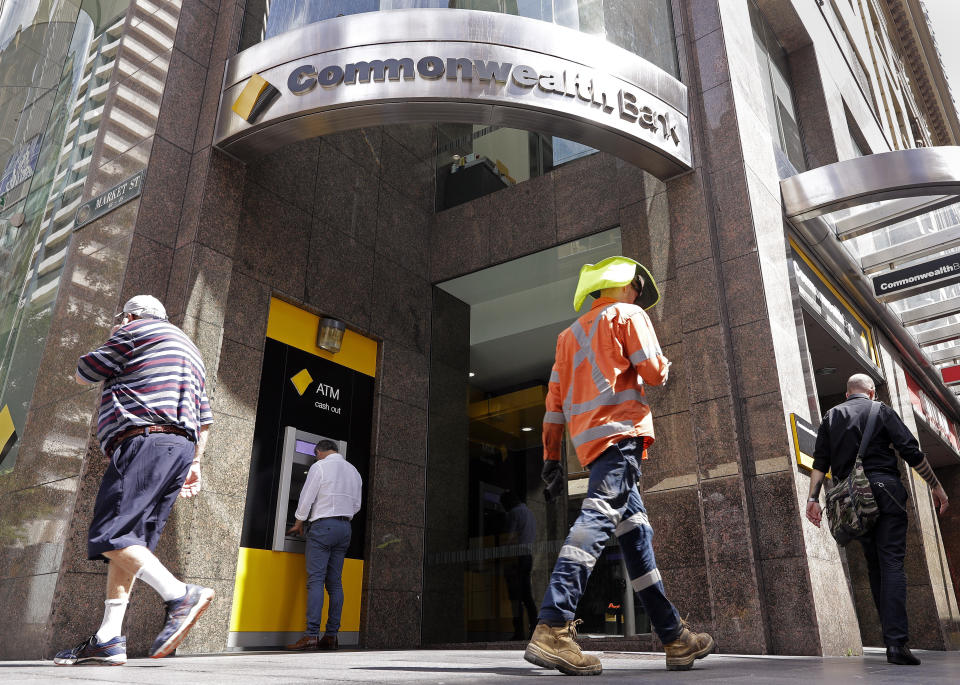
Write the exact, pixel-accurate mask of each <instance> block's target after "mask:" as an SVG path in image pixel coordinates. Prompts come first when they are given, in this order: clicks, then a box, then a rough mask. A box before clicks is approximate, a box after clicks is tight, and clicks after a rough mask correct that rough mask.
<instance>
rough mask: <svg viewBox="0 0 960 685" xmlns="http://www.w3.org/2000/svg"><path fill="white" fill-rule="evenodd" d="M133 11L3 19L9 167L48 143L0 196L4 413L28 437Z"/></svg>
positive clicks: (108, 3) (4, 465)
mask: <svg viewBox="0 0 960 685" xmlns="http://www.w3.org/2000/svg"><path fill="white" fill-rule="evenodd" d="M129 4H130V3H129V0H84V2H83V3H82V6H81V9H80V10H79V12H78V10H77V8H76V6H75V5H69V4H54V5H51V6H48V5H50V4H49V3H41V5H40V6H39V9H37V5H36V3H33V4H32V5H31V4H30V3H14V4H12V5H11V6H10V7H11V8H12V9H11V14H6V13H5V14H4V18H3V19H0V62H2V63H3V65H4V67H6V66H7V65H8V64H9V65H10V69H9V70H4V71H3V73H2V74H0V86H3V90H4V91H5V93H6V95H7V97H6V98H0V102H2V105H0V168H5V167H6V164H7V159H8V158H9V157H10V156H11V155H17V153H18V152H19V151H21V150H23V149H24V145H25V144H30V143H31V141H35V140H36V141H39V143H38V144H39V154H38V155H37V156H36V158H35V163H34V167H35V168H34V169H33V173H32V175H29V176H28V177H26V180H24V181H23V182H21V183H18V184H10V183H8V184H7V185H5V186H4V191H5V192H4V193H2V196H0V412H3V411H4V408H7V409H8V410H9V412H10V417H11V420H12V421H13V425H14V429H17V428H20V429H22V427H23V424H24V423H25V420H26V416H27V412H28V411H29V408H30V401H31V398H32V397H33V390H34V385H35V383H36V377H37V371H38V369H39V366H40V357H41V355H42V354H43V351H44V340H45V338H46V336H47V333H48V331H49V328H50V319H51V315H52V313H53V307H54V304H55V303H56V298H57V293H58V291H59V286H60V277H61V274H62V272H63V266H64V264H65V261H66V255H67V250H68V248H69V245H70V239H71V236H72V229H73V217H74V215H75V211H76V208H77V207H78V206H79V204H80V200H81V199H82V192H83V186H84V182H85V180H86V176H87V171H88V169H89V161H90V158H91V156H92V155H93V141H94V140H95V139H96V137H97V130H98V127H99V125H100V124H99V121H100V117H99V116H89V114H90V113H91V112H93V113H95V110H97V109H98V108H102V107H103V104H104V98H106V96H107V93H106V91H105V89H103V88H99V86H102V85H104V84H105V83H107V81H108V80H109V78H110V74H111V73H112V69H111V67H112V66H113V64H114V62H115V61H116V55H117V50H116V46H117V44H118V42H119V40H120V35H121V31H122V28H123V21H124V17H125V15H126V11H127V9H128V6H129ZM4 9H6V7H5V8H4ZM34 11H35V12H36V13H35V14H33V15H31V14H30V13H31V12H34ZM31 17H32V19H31ZM18 21H28V22H29V21H33V24H32V25H30V26H29V28H27V29H24V27H23V26H20V25H19V24H18V25H17V26H18V27H19V29H18V31H19V34H20V35H21V36H23V38H22V39H16V35H17V32H16V31H15V32H13V33H11V32H10V31H9V27H10V26H13V25H14V24H13V23H11V22H18ZM38 54H40V55H43V59H41V60H40V61H39V62H38V61H37V55H38ZM24 65H28V66H32V68H34V69H35V71H34V72H33V73H34V75H33V78H34V82H33V83H32V84H30V87H28V88H24V89H22V90H23V92H22V93H21V92H20V91H21V88H19V87H7V86H15V83H16V82H17V80H18V79H19V78H21V76H22V74H23V73H26V72H23V71H22V69H21V68H22V67H24ZM51 75H52V76H51ZM21 97H22V99H20V98H21ZM157 104H159V103H157ZM5 143H9V146H7V145H5ZM15 215H16V216H17V221H16V222H14V221H13V219H14V216H15ZM21 215H22V217H21ZM3 447H4V445H0V448H3ZM18 451H19V445H18V444H17V443H16V442H14V443H12V444H10V445H9V446H8V447H7V448H6V451H5V452H4V453H3V458H2V459H0V473H4V472H6V471H9V470H10V469H12V467H13V466H14V463H15V461H16V459H17V455H18Z"/></svg>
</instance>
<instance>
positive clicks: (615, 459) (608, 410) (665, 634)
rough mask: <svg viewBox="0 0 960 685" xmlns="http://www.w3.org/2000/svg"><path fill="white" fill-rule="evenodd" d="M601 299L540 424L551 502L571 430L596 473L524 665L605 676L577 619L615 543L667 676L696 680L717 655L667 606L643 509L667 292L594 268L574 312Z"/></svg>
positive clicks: (563, 340)
mask: <svg viewBox="0 0 960 685" xmlns="http://www.w3.org/2000/svg"><path fill="white" fill-rule="evenodd" d="M588 293H589V294H590V295H592V296H593V297H594V298H596V300H595V301H594V303H593V306H592V307H591V308H590V311H589V312H587V313H586V314H584V315H582V316H581V317H580V318H579V319H577V320H576V321H575V322H574V323H573V325H571V326H570V327H569V328H567V329H566V330H565V331H563V332H562V333H561V334H560V336H559V338H558V339H557V353H556V360H555V362H554V365H553V371H552V372H551V374H550V385H549V391H548V393H547V400H546V405H547V406H546V414H545V415H544V418H543V447H544V454H543V457H544V465H543V473H542V477H543V480H544V482H545V483H546V484H547V488H546V493H545V494H546V495H547V496H548V498H549V497H550V496H554V497H555V496H557V495H559V494H560V493H561V492H562V491H563V489H564V488H565V487H566V478H565V477H564V475H563V469H562V466H561V463H560V447H561V444H562V442H563V427H564V424H566V425H567V427H568V430H569V431H570V439H571V441H572V442H573V445H574V447H575V448H576V451H577V458H578V459H579V460H580V463H581V464H582V465H583V466H584V467H585V468H587V469H589V471H590V481H589V485H588V488H587V493H586V497H585V498H584V500H583V503H582V505H581V507H580V515H579V516H578V517H577V520H576V521H575V522H574V524H573V526H572V527H571V528H570V533H569V534H568V535H567V539H566V540H565V541H564V544H563V547H562V548H561V549H560V554H559V557H558V559H557V563H556V566H554V569H553V574H552V575H551V577H550V583H549V585H548V586H547V592H546V595H545V596H544V598H543V604H542V605H541V607H540V615H539V617H538V624H537V627H536V630H535V631H534V633H533V637H532V638H531V640H530V643H529V644H528V645H527V650H526V653H525V654H524V658H525V659H526V660H527V661H529V662H531V663H533V664H536V665H538V666H542V667H544V668H556V669H557V670H559V671H561V672H562V673H565V674H567V675H595V674H597V673H600V672H602V670H603V666H602V665H601V663H600V659H599V658H597V657H596V656H594V655H591V654H584V653H583V652H581V651H580V647H579V646H578V645H577V642H576V626H577V624H579V623H581V621H580V620H575V612H576V610H577V604H578V603H579V601H580V597H581V596H582V594H583V591H584V588H585V587H586V585H587V578H588V577H589V576H590V571H591V570H592V569H593V566H594V564H596V562H597V558H598V557H599V556H600V553H601V551H602V550H603V546H604V544H605V543H606V541H607V540H608V539H609V537H610V534H611V533H613V534H615V535H616V536H617V542H618V543H619V545H620V549H621V550H622V552H623V557H624V560H625V561H626V565H627V572H628V575H629V577H630V582H631V584H632V585H633V590H634V592H635V593H636V595H637V597H639V599H640V601H641V602H642V603H643V607H644V609H645V610H646V612H647V615H648V616H649V617H650V622H651V623H652V625H653V629H654V630H655V631H656V633H657V636H658V637H659V638H660V641H661V642H662V643H663V646H664V649H665V651H666V657H667V668H668V669H669V670H687V669H689V668H691V667H692V666H693V662H694V660H696V659H702V658H703V657H705V656H707V655H708V654H709V653H710V652H711V651H712V650H713V647H714V642H713V638H712V637H710V636H709V635H707V634H706V633H694V632H692V631H691V630H689V628H688V626H687V624H686V623H685V622H684V621H683V620H682V619H681V618H680V616H679V614H678V613H677V610H676V609H675V608H674V607H673V604H671V603H670V601H669V600H668V599H667V597H666V595H665V594H664V590H663V583H662V581H661V579H660V572H659V571H658V570H657V565H656V561H655V559H654V555H653V545H652V544H651V540H652V538H653V529H652V528H651V527H650V522H649V520H648V519H647V513H646V510H645V509H644V506H643V502H642V500H641V499H640V492H639V490H638V489H637V481H638V479H639V477H640V461H641V459H645V458H646V449H647V448H648V447H649V446H650V445H651V444H652V443H653V439H654V436H653V419H652V417H651V415H650V407H649V406H648V405H647V402H646V398H645V394H644V389H643V386H644V384H650V385H661V384H662V383H665V382H666V380H667V375H668V373H669V366H670V362H669V361H668V360H667V358H666V357H664V356H663V354H662V353H661V351H660V345H659V343H658V342H657V336H656V333H654V330H653V325H652V324H651V322H650V318H649V317H648V316H647V314H646V312H645V311H644V310H645V309H649V308H650V307H652V306H653V305H655V304H656V303H657V302H658V301H659V299H660V292H659V290H658V289H657V285H656V283H655V282H654V280H653V278H652V277H651V276H650V272H649V271H647V269H646V268H645V267H644V266H643V265H641V264H640V263H638V262H636V261H634V260H632V259H629V258H627V257H610V258H608V259H605V260H603V261H602V262H599V263H598V264H586V265H585V266H584V267H583V268H582V269H581V270H580V280H579V282H578V284H577V292H576V294H575V295H574V300H573V307H574V309H575V310H576V311H579V310H580V307H581V306H582V304H583V301H584V300H585V299H586V296H587V294H588Z"/></svg>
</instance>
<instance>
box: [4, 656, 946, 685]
mask: <svg viewBox="0 0 960 685" xmlns="http://www.w3.org/2000/svg"><path fill="white" fill-rule="evenodd" d="M594 653H596V654H598V655H599V656H600V657H601V659H602V660H603V673H602V674H601V675H599V676H594V677H589V679H588V682H589V684H590V685H601V684H602V683H622V682H624V681H627V682H631V683H634V682H639V683H683V684H686V683H746V684H748V685H754V684H756V685H760V684H766V683H784V684H786V683H790V684H791V685H795V684H796V683H817V684H818V685H821V684H822V683H844V684H845V685H846V684H848V683H855V682H863V683H869V684H870V685H880V684H885V683H891V684H893V683H897V684H900V683H944V684H946V683H950V684H951V685H957V683H960V652H927V651H922V650H914V654H916V655H917V656H918V657H919V658H920V659H921V660H922V661H923V663H922V664H921V665H920V666H892V665H890V664H888V663H887V661H886V657H885V655H884V652H883V650H877V649H867V650H866V653H865V655H864V656H862V657H828V658H821V657H777V656H744V655H734V654H713V655H711V656H709V657H707V658H706V659H703V660H702V661H698V662H696V665H695V666H694V668H693V670H691V671H685V672H677V671H667V670H666V669H665V667H664V657H663V654H651V653H645V652H594ZM533 679H537V680H539V682H540V683H541V685H549V683H551V682H553V683H557V685H559V684H560V683H569V682H571V681H570V680H568V676H564V675H562V674H560V673H559V672H557V671H552V670H551V671H548V670H545V669H541V668H537V667H535V666H533V665H531V664H528V663H527V662H526V661H524V660H523V655H522V653H521V652H519V651H516V650H509V651H508V650H426V649H424V650H405V651H360V650H354V651H347V650H341V651H339V652H322V653H321V652H313V653H293V654H290V653H283V652H240V653H230V654H214V655H197V656H179V657H172V658H167V659H160V660H155V659H131V660H130V661H128V662H127V664H126V665H125V666H113V667H111V666H54V665H53V663H52V662H41V661H0V683H4V685H13V684H14V683H30V684H31V685H35V684H37V683H56V682H64V681H70V682H85V683H137V684H138V685H148V684H151V683H158V684H161V685H171V684H175V685H186V684H187V683H204V684H210V683H238V682H249V683H307V682H317V681H322V682H324V683H377V684H378V685H383V684H384V683H390V684H392V683H443V684H445V685H447V684H450V685H455V684H459V683H511V682H512V683H521V682H522V683H527V685H530V684H531V683H532V681H533ZM573 682H576V681H573Z"/></svg>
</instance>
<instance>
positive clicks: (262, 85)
mask: <svg viewBox="0 0 960 685" xmlns="http://www.w3.org/2000/svg"><path fill="white" fill-rule="evenodd" d="M279 95H280V91H279V90H277V89H276V88H274V87H273V86H272V85H270V83H268V82H267V80H266V79H265V78H263V77H262V76H260V74H254V75H253V76H251V77H250V80H249V81H247V85H245V86H244V87H243V90H241V91H240V95H239V97H237V101H236V102H234V103H233V107H231V108H230V109H232V110H233V111H234V112H236V113H237V114H239V115H240V117H241V118H242V119H243V120H244V121H246V122H247V123H248V124H252V123H254V122H255V121H256V120H257V119H258V118H259V117H260V115H261V114H263V113H264V112H266V111H267V109H268V108H269V107H270V105H272V104H273V101H274V100H276V99H277V96H279ZM301 394H302V393H301Z"/></svg>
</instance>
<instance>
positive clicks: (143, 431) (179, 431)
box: [107, 423, 193, 456]
mask: <svg viewBox="0 0 960 685" xmlns="http://www.w3.org/2000/svg"><path fill="white" fill-rule="evenodd" d="M148 433H173V434H174V435H182V436H183V437H185V438H186V439H187V440H189V441H190V442H193V438H192V437H191V436H190V434H189V433H188V432H187V431H186V430H184V429H183V428H181V427H180V426H172V425H170V424H168V423H161V424H153V425H147V426H134V427H133V428H128V429H126V430H125V431H121V432H120V433H117V434H116V435H114V436H113V437H112V438H111V439H110V444H109V445H107V455H108V456H109V455H111V454H113V451H114V450H115V449H117V448H118V447H119V446H120V445H121V444H122V443H123V441H124V440H126V439H127V438H132V437H135V436H137V435H143V436H146V435H147V434H148Z"/></svg>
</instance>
